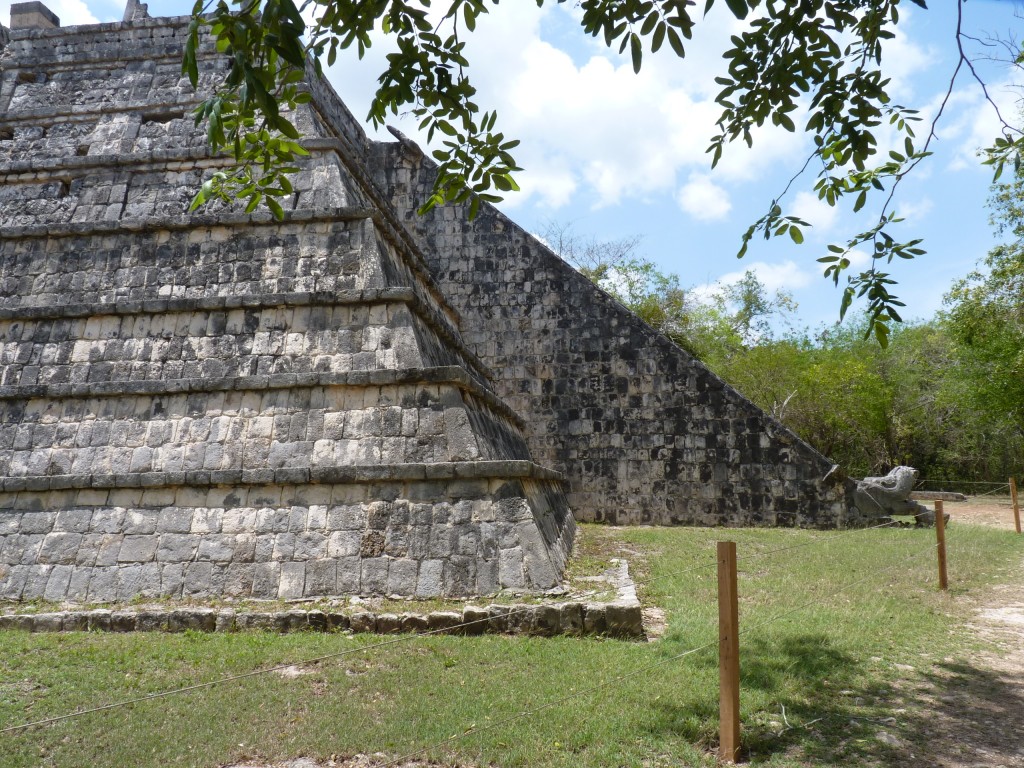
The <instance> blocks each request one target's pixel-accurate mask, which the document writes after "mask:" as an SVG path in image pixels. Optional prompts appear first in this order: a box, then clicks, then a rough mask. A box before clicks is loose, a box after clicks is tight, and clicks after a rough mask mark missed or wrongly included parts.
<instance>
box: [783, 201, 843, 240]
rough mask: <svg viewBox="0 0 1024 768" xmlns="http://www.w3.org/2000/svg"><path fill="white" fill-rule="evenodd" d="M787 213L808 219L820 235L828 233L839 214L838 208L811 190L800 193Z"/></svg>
mask: <svg viewBox="0 0 1024 768" xmlns="http://www.w3.org/2000/svg"><path fill="white" fill-rule="evenodd" d="M787 213H788V214H790V215H792V216H796V217H798V218H800V219H803V220H804V221H806V222H807V223H808V224H810V225H811V226H812V227H814V231H816V232H817V233H818V234H819V235H826V234H827V233H828V231H829V230H830V229H832V226H833V225H834V224H835V222H836V219H837V218H838V216H839V211H838V210H837V209H836V208H833V207H832V206H831V205H829V204H828V203H826V202H825V201H824V200H819V199H818V196H817V195H815V194H812V193H810V192H800V193H798V194H797V196H796V197H795V198H794V199H793V204H792V205H791V206H790V207H789V210H788V211H787Z"/></svg>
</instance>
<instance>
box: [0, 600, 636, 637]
mask: <svg viewBox="0 0 1024 768" xmlns="http://www.w3.org/2000/svg"><path fill="white" fill-rule="evenodd" d="M2 630H22V631H26V632H184V631H185V630H193V631H197V632H239V631H247V630H263V631H268V632H281V633H285V632H357V633H363V632H368V633H378V634H399V633H416V634H446V635H482V634H504V635H530V636H537V637H554V636H557V635H569V636H575V637H582V636H605V637H614V638H619V639H623V640H643V639H645V637H646V636H645V634H644V627H643V616H642V613H641V609H640V604H639V603H638V602H636V601H616V602H612V603H585V602H572V601H570V602H563V603H546V604H538V605H488V606H466V607H465V608H464V609H463V610H462V611H461V612H458V611H433V612H431V613H425V614H424V613H376V612H372V611H360V612H356V613H344V612H341V611H338V612H334V611H321V610H310V611H304V610H292V611H273V612H250V611H234V610H230V609H228V610H215V609H212V608H182V609H169V610H140V611H111V610H105V609H98V610H92V611H62V612H59V613H38V614H5V615H0V631H2Z"/></svg>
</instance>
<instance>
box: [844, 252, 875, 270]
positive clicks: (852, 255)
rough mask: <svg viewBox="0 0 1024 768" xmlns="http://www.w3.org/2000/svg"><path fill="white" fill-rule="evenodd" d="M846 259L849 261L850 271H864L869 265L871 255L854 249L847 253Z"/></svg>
mask: <svg viewBox="0 0 1024 768" xmlns="http://www.w3.org/2000/svg"><path fill="white" fill-rule="evenodd" d="M846 258H848V259H849V260H850V269H859V270H862V271H863V270H865V269H867V268H868V267H869V266H870V265H871V254H870V253H868V252H867V251H862V250H859V249H857V248H854V249H853V250H852V251H849V252H847V254H846Z"/></svg>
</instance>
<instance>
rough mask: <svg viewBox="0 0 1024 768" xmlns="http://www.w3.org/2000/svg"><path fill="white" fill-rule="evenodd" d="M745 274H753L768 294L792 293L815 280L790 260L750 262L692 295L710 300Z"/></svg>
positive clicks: (701, 287)
mask: <svg viewBox="0 0 1024 768" xmlns="http://www.w3.org/2000/svg"><path fill="white" fill-rule="evenodd" d="M747 272H753V273H754V275H755V276H756V277H757V279H758V280H759V281H760V282H761V284H762V285H763V286H764V287H765V290H767V292H768V293H769V294H771V293H775V291H778V290H783V291H789V292H794V291H797V290H799V289H801V288H806V287H807V286H808V285H810V284H811V283H812V282H813V281H814V280H815V279H816V277H815V275H813V274H812V273H811V272H808V271H807V270H805V269H803V268H801V267H799V266H797V264H796V262H795V261H792V260H787V261H784V262H781V263H779V264H769V263H768V262H765V261H752V262H750V263H749V264H747V265H745V267H744V269H742V270H739V271H735V272H727V273H726V274H724V275H722V276H721V277H719V278H718V279H717V280H715V281H714V282H711V283H707V284H705V285H701V286H697V287H696V288H695V289H694V290H693V295H694V296H696V297H697V298H698V299H701V298H704V299H710V298H711V297H713V296H716V295H718V294H719V293H720V292H721V290H722V289H723V288H724V287H726V286H729V285H733V284H734V283H737V282H739V281H740V280H742V279H743V277H744V275H745V274H746V273H747Z"/></svg>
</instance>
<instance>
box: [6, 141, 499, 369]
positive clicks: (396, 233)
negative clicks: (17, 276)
mask: <svg viewBox="0 0 1024 768" xmlns="http://www.w3.org/2000/svg"><path fill="white" fill-rule="evenodd" d="M320 143H321V144H324V145H325V146H326V145H330V146H331V147H334V148H335V149H336V151H338V152H342V151H347V150H345V149H344V145H343V143H342V142H341V141H339V140H337V139H321V140H320ZM349 170H350V171H351V170H352V169H351V168H349ZM366 183H369V182H368V181H367V182H366ZM382 205H383V204H382ZM386 210H387V209H386V208H376V209H375V208H360V207H353V206H345V207H339V208H323V209H316V210H313V209H307V208H302V209H297V210H293V211H288V212H287V213H286V214H285V218H284V219H283V220H279V219H277V218H275V217H274V216H273V214H271V213H269V212H259V213H226V212H221V213H215V214H209V213H207V214H201V215H200V214H182V215H178V216H153V217H148V218H144V219H118V220H117V221H113V222H108V221H83V222H69V223H63V224H49V225H37V226H28V227H0V242H3V241H5V240H26V239H30V238H36V239H39V238H46V239H57V238H74V237H83V236H89V235H118V234H124V233H126V232H158V231H172V232H173V231H190V230H196V229H203V228H216V229H222V228H231V227H257V226H268V227H283V226H289V225H293V224H310V223H316V222H339V221H340V222H351V221H365V220H366V219H369V220H371V221H372V222H373V223H374V224H375V225H376V226H377V228H378V231H379V232H380V234H381V235H383V236H384V237H385V238H386V239H387V240H388V241H389V242H390V243H391V244H392V245H393V246H394V247H395V248H396V249H397V250H398V252H399V254H400V255H401V256H403V257H404V258H405V259H406V263H407V264H408V265H409V267H410V268H411V269H412V270H413V271H414V272H416V274H417V275H418V277H419V278H420V279H421V280H422V282H423V284H424V286H425V287H426V288H427V290H428V291H429V292H430V293H432V294H433V295H434V298H435V299H436V300H437V302H438V304H439V305H440V306H441V307H442V308H443V309H444V312H445V314H446V315H450V316H451V320H452V322H453V323H454V324H455V325H456V326H459V325H460V324H461V318H460V315H459V312H458V311H457V310H456V309H455V308H454V307H453V306H452V305H451V303H450V302H449V301H448V299H447V298H445V296H444V293H443V292H442V291H441V289H440V287H439V286H438V283H437V280H436V278H435V277H434V275H433V273H432V272H431V270H430V267H429V266H428V265H427V260H426V258H425V257H424V256H423V252H422V251H421V250H420V248H419V245H417V243H416V241H415V240H414V239H413V238H412V236H411V235H409V233H408V232H406V231H405V229H404V228H402V226H401V224H400V223H399V222H397V221H396V220H395V219H394V215H393V214H388V213H386V212H385V211H386ZM417 303H418V302H417ZM467 351H468V349H467ZM473 359H474V360H476V356H475V355H474V356H473ZM476 364H477V365H479V366H480V367H481V368H483V367H484V366H483V365H482V363H480V362H479V361H478V360H477V362H476Z"/></svg>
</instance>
